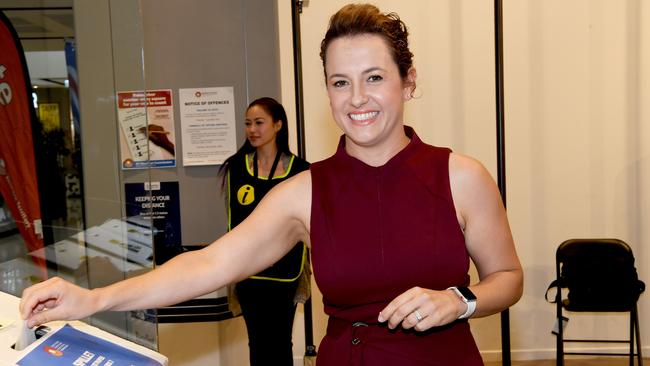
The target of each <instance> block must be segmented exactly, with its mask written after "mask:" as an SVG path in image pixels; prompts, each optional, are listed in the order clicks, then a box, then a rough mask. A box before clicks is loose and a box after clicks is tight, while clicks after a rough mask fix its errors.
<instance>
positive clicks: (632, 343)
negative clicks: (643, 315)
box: [629, 309, 635, 366]
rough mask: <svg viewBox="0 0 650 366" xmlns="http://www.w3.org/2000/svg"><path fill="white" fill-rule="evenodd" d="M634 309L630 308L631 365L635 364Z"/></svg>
mask: <svg viewBox="0 0 650 366" xmlns="http://www.w3.org/2000/svg"><path fill="white" fill-rule="evenodd" d="M634 324H635V323H634V309H632V310H630V357H629V365H630V366H634V334H635V332H634Z"/></svg>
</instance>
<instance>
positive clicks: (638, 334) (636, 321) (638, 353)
mask: <svg viewBox="0 0 650 366" xmlns="http://www.w3.org/2000/svg"><path fill="white" fill-rule="evenodd" d="M634 332H635V335H636V337H635V339H636V357H637V364H638V365H639V366H643V356H642V354H641V330H640V329H639V312H638V309H637V307H636V304H635V305H634Z"/></svg>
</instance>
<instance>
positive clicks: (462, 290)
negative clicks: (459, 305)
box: [456, 287, 476, 301]
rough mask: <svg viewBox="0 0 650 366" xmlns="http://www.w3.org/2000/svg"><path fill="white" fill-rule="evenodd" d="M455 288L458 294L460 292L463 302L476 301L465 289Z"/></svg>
mask: <svg viewBox="0 0 650 366" xmlns="http://www.w3.org/2000/svg"><path fill="white" fill-rule="evenodd" d="M456 288H457V289H458V292H460V293H461V294H462V295H463V297H464V298H465V300H467V301H476V296H475V295H474V293H473V292H472V291H470V289H468V288H467V287H456Z"/></svg>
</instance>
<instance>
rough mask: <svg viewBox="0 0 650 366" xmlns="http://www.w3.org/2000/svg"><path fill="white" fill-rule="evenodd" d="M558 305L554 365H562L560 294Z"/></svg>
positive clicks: (562, 334) (562, 328) (562, 336)
mask: <svg viewBox="0 0 650 366" xmlns="http://www.w3.org/2000/svg"><path fill="white" fill-rule="evenodd" d="M557 292H558V294H559V293H560V289H559V288H558V290H557ZM558 298H559V299H558V305H557V322H558V324H557V337H556V340H557V345H556V350H557V351H556V355H555V359H556V365H557V366H564V327H563V324H562V305H561V303H560V301H562V300H561V298H560V295H558Z"/></svg>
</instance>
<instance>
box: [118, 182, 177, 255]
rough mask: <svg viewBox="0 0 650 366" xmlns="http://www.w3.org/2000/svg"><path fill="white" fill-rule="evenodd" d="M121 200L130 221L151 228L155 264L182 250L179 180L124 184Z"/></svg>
mask: <svg viewBox="0 0 650 366" xmlns="http://www.w3.org/2000/svg"><path fill="white" fill-rule="evenodd" d="M124 202H125V204H126V215H127V217H128V221H129V223H136V224H137V223H138V222H140V225H141V226H143V227H151V229H152V231H153V245H154V259H155V262H156V264H157V265H160V264H163V263H165V262H166V261H167V260H169V259H171V258H173V257H174V256H176V255H177V254H179V253H182V252H183V251H184V249H183V245H182V241H181V209H180V198H179V194H178V182H145V183H126V184H125V186H124ZM129 241H130V240H129ZM134 241H135V238H134Z"/></svg>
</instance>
